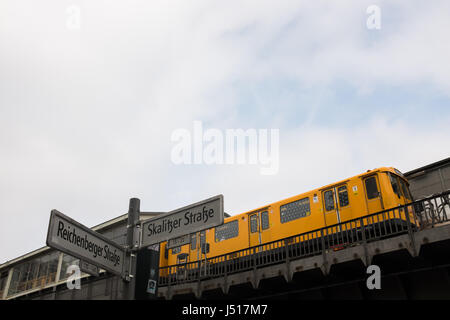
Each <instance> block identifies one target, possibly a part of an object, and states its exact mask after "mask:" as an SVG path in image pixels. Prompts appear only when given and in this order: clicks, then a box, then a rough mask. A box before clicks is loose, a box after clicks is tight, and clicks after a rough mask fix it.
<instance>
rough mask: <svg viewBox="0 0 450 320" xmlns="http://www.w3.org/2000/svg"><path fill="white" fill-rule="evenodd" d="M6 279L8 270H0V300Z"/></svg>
mask: <svg viewBox="0 0 450 320" xmlns="http://www.w3.org/2000/svg"><path fill="white" fill-rule="evenodd" d="M6 281H8V271H5V272H2V273H1V274H0V300H1V299H2V297H3V291H4V290H5V287H6Z"/></svg>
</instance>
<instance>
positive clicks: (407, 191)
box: [398, 178, 412, 200]
mask: <svg viewBox="0 0 450 320" xmlns="http://www.w3.org/2000/svg"><path fill="white" fill-rule="evenodd" d="M398 180H399V181H400V184H401V186H402V191H403V194H404V195H405V198H406V199H408V200H412V199H411V194H410V193H409V189H408V186H407V185H406V182H405V181H403V180H402V179H400V178H399V179H398Z"/></svg>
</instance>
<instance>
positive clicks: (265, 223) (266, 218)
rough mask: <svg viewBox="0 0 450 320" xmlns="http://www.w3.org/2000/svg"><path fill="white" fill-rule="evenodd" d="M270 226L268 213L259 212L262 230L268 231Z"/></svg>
mask: <svg viewBox="0 0 450 320" xmlns="http://www.w3.org/2000/svg"><path fill="white" fill-rule="evenodd" d="M269 227H270V225H269V212H268V211H264V212H261V228H262V229H263V230H266V229H269Z"/></svg>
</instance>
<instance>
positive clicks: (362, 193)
mask: <svg viewBox="0 0 450 320" xmlns="http://www.w3.org/2000/svg"><path fill="white" fill-rule="evenodd" d="M411 202H412V197H411V193H410V191H409V185H408V181H407V180H406V179H405V178H404V176H403V175H402V173H401V172H400V171H398V170H397V169H395V168H391V167H382V168H378V169H374V170H369V171H367V172H365V173H362V174H359V175H357V176H354V177H351V178H348V179H345V180H342V181H339V182H337V183H332V184H329V185H327V186H324V187H322V188H319V189H315V190H312V191H309V192H306V193H302V194H299V195H297V196H294V197H290V198H287V199H284V200H281V201H278V202H275V203H272V204H269V205H267V206H264V207H260V208H257V209H255V210H251V211H248V212H244V213H241V214H238V215H234V216H232V217H228V218H225V221H224V224H223V225H221V226H218V227H215V228H211V229H208V230H205V231H202V232H198V233H196V234H192V235H191V243H190V244H186V245H184V246H181V247H177V248H173V249H167V243H166V242H164V243H161V247H160V252H161V253H162V254H160V267H165V266H170V265H176V264H179V263H180V262H183V263H184V262H195V261H198V260H200V259H203V258H204V255H202V253H201V244H202V243H207V244H209V248H208V249H209V250H208V252H207V257H208V258H211V257H216V256H220V255H224V254H227V253H230V252H235V251H238V250H242V249H245V248H249V247H254V246H258V245H264V244H265V243H269V242H273V241H276V240H280V239H284V238H287V237H290V236H294V235H298V234H302V233H306V232H309V231H312V230H317V229H320V228H323V227H327V226H331V225H335V224H338V223H343V222H346V221H349V220H352V219H355V218H361V217H365V216H367V215H370V214H373V213H377V212H380V211H384V210H386V209H391V208H395V207H398V206H400V205H405V204H408V203H411ZM408 208H409V207H408ZM392 214H395V213H388V215H392ZM408 214H409V218H410V221H415V219H414V216H413V212H412V210H408ZM399 218H400V220H405V219H406V218H407V217H406V215H405V213H404V212H403V213H401V214H400V215H399ZM365 224H369V223H365ZM356 226H357V225H356Z"/></svg>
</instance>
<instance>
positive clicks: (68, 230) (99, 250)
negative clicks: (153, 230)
mask: <svg viewBox="0 0 450 320" xmlns="http://www.w3.org/2000/svg"><path fill="white" fill-rule="evenodd" d="M46 242H47V245H48V246H49V247H52V248H54V249H57V250H59V251H62V252H64V253H67V254H69V255H71V256H73V257H75V258H78V259H80V260H83V261H85V262H87V263H90V264H93V265H94V266H97V267H99V268H102V269H104V270H107V271H109V272H111V273H113V274H116V275H122V271H123V270H122V268H123V265H124V263H125V250H124V248H122V247H121V246H119V245H118V244H116V243H115V242H114V241H112V240H109V239H108V238H106V237H105V236H103V235H101V234H99V233H98V232H95V231H93V230H91V229H90V228H88V227H86V226H84V225H82V224H81V223H79V222H77V221H75V220H73V219H71V218H69V217H68V216H66V215H64V214H62V213H61V212H59V211H57V210H52V212H51V214H50V222H49V226H48V232H47V241H46Z"/></svg>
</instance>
